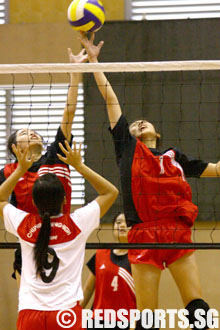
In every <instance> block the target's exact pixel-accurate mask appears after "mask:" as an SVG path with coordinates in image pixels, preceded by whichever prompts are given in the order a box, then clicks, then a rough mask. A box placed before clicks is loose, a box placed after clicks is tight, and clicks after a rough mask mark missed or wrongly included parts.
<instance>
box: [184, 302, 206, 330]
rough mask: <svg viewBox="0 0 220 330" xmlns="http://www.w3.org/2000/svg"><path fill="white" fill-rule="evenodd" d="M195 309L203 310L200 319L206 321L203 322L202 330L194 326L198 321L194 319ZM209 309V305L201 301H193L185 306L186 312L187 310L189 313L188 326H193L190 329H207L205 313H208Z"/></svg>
mask: <svg viewBox="0 0 220 330" xmlns="http://www.w3.org/2000/svg"><path fill="white" fill-rule="evenodd" d="M197 309H202V310H204V315H202V317H203V318H204V319H205V320H206V322H205V326H204V327H203V328H197V327H196V326H195V322H196V321H199V320H197V318H196V315H195V311H196V310H197ZM209 309H210V307H209V305H208V304H207V303H206V302H205V301H204V300H202V299H195V300H192V301H191V302H190V303H189V304H188V305H187V306H186V310H188V312H189V315H187V318H188V320H189V324H191V325H193V327H192V329H194V330H198V329H200V330H206V329H209V327H208V326H207V312H208V311H209Z"/></svg>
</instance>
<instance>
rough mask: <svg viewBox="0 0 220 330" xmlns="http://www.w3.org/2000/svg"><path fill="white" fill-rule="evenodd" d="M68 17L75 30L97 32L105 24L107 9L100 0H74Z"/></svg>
mask: <svg viewBox="0 0 220 330" xmlns="http://www.w3.org/2000/svg"><path fill="white" fill-rule="evenodd" d="M67 17H68V20H69V23H70V24H71V25H72V27H73V28H74V29H75V30H77V31H84V32H96V31H98V30H99V29H100V28H101V27H102V25H103V24H104V22H105V9H104V7H103V4H102V2H101V1H100V0H74V1H72V2H71V4H70V5H69V8H68V12H67Z"/></svg>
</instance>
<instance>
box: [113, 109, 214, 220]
mask: <svg viewBox="0 0 220 330" xmlns="http://www.w3.org/2000/svg"><path fill="white" fill-rule="evenodd" d="M111 133H112V136H113V139H114V144H115V153H116V160H117V163H118V166H119V168H120V177H121V188H122V197H123V207H124V213H125V217H126V221H127V225H128V226H132V225H135V224H137V223H146V225H150V224H154V225H157V221H160V220H161V219H162V220H167V219H172V220H174V219H176V218H179V219H180V217H181V220H183V221H184V222H185V223H187V224H188V225H190V226H191V225H192V224H193V222H194V220H195V218H196V216H197V213H198V209H197V206H196V205H194V204H193V203H192V193H191V188H190V186H189V184H188V183H187V181H186V179H185V176H188V177H200V175H201V174H202V172H203V171H204V170H205V168H206V167H207V165H208V163H206V162H203V161H201V160H196V159H192V158H189V157H187V156H186V155H184V154H183V153H182V152H180V151H179V150H178V149H176V148H170V149H168V150H166V151H165V152H160V151H159V150H157V149H153V148H148V147H147V146H145V144H144V143H142V142H141V141H140V140H139V139H136V138H135V137H133V136H132V135H131V134H130V131H129V126H128V123H127V120H126V118H125V117H124V116H123V115H122V116H121V117H120V118H119V120H118V122H117V123H116V125H115V127H114V128H113V129H112V130H111Z"/></svg>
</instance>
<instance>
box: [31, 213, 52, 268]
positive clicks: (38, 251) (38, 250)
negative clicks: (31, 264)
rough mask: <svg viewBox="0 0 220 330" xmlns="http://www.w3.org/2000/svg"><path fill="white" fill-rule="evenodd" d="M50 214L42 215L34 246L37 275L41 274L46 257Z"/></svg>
mask: <svg viewBox="0 0 220 330" xmlns="http://www.w3.org/2000/svg"><path fill="white" fill-rule="evenodd" d="M50 232H51V225H50V213H48V212H45V213H44V214H43V215H42V226H41V228H40V232H39V234H38V237H37V242H36V243H35V246H34V260H35V264H36V270H37V274H41V273H42V272H43V264H44V258H45V256H46V255H47V250H48V245H49V241H50Z"/></svg>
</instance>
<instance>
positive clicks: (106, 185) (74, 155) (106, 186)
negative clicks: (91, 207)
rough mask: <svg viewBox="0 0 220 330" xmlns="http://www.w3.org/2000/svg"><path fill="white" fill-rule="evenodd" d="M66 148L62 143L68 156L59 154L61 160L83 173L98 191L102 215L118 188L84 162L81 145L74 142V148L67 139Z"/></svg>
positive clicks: (111, 202) (112, 200) (113, 199)
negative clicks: (77, 145)
mask: <svg viewBox="0 0 220 330" xmlns="http://www.w3.org/2000/svg"><path fill="white" fill-rule="evenodd" d="M65 145H66V149H65V148H64V147H63V146H62V144H61V143H60V144H59V146H60V149H61V150H62V152H63V153H64V155H65V156H66V157H62V156H61V155H59V154H58V157H59V159H60V160H62V161H63V162H64V163H66V164H69V165H71V166H73V167H74V168H75V169H76V171H77V172H79V173H80V174H82V175H83V177H84V178H85V179H86V180H88V181H89V183H90V184H91V185H92V187H93V188H94V189H95V190H96V191H97V193H98V195H99V196H98V197H97V198H96V201H97V202H98V204H99V206H100V216H101V217H102V216H103V215H104V214H105V213H106V212H107V211H108V209H109V208H110V207H111V206H112V204H113V203H114V201H115V200H116V198H117V196H118V189H117V188H116V187H115V186H114V185H113V184H111V183H110V182H109V181H108V180H106V179H105V178H103V177H102V176H101V175H99V174H97V173H96V172H94V171H93V170H91V169H90V168H89V167H88V166H86V165H85V164H83V162H82V157H81V146H80V148H79V149H77V148H76V142H74V143H73V149H71V148H70V146H69V144H68V142H67V141H65Z"/></svg>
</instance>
